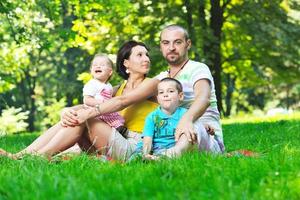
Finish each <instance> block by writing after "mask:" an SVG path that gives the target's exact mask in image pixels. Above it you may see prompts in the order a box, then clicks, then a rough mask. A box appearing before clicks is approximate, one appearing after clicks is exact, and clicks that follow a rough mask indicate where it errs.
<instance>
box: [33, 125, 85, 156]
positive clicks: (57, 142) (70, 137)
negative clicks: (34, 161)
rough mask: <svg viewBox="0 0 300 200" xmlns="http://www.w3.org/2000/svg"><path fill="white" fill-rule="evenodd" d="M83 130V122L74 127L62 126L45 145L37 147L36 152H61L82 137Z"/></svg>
mask: <svg viewBox="0 0 300 200" xmlns="http://www.w3.org/2000/svg"><path fill="white" fill-rule="evenodd" d="M84 131H85V124H82V125H80V126H75V127H64V128H62V129H60V130H59V131H58V132H57V133H56V134H55V135H54V136H53V137H52V138H51V139H50V141H49V142H48V143H47V144H46V145H45V146H43V147H42V148H40V149H38V150H37V151H36V153H37V154H42V155H43V154H46V155H48V156H52V155H54V154H57V153H59V152H62V151H64V150H66V149H68V148H70V147H72V146H73V145H74V144H76V143H77V142H78V141H79V140H80V138H81V137H82V135H83V133H84Z"/></svg>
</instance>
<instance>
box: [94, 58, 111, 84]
mask: <svg viewBox="0 0 300 200" xmlns="http://www.w3.org/2000/svg"><path fill="white" fill-rule="evenodd" d="M112 73H113V71H112V67H111V66H110V63H109V61H108V60H107V59H106V58H105V57H96V58H94V60H93V61H92V65H91V74H92V76H93V78H95V79H97V80H99V81H101V82H106V81H107V80H108V79H109V77H110V76H111V75H112Z"/></svg>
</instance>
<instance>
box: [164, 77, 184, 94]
mask: <svg viewBox="0 0 300 200" xmlns="http://www.w3.org/2000/svg"><path fill="white" fill-rule="evenodd" d="M162 82H174V83H175V84H176V89H177V91H178V93H181V92H182V84H181V83H180V82H179V81H178V80H176V79H175V78H170V77H167V78H163V79H161V80H160V83H162Z"/></svg>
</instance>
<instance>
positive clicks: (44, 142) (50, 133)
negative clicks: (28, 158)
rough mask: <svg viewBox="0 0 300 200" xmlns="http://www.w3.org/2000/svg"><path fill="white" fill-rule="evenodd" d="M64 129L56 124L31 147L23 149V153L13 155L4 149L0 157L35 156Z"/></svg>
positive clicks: (0, 151) (1, 150) (0, 152)
mask: <svg viewBox="0 0 300 200" xmlns="http://www.w3.org/2000/svg"><path fill="white" fill-rule="evenodd" d="M63 128H64V127H62V126H61V125H60V123H57V124H55V125H54V126H52V127H51V128H49V129H48V130H47V131H46V132H44V133H43V134H41V135H40V136H39V137H38V138H36V139H35V140H34V141H33V142H32V143H31V144H30V145H28V146H27V147H26V148H24V149H22V150H21V151H19V152H17V153H15V154H13V153H10V152H7V151H5V150H3V149H0V155H3V156H8V157H10V158H14V159H17V158H19V157H21V156H22V155H24V154H33V153H36V152H37V151H39V150H40V149H41V148H43V147H44V146H46V145H47V144H48V143H49V141H50V140H51V139H52V138H53V137H54V136H55V135H56V134H57V133H58V132H59V131H60V130H62V129H63Z"/></svg>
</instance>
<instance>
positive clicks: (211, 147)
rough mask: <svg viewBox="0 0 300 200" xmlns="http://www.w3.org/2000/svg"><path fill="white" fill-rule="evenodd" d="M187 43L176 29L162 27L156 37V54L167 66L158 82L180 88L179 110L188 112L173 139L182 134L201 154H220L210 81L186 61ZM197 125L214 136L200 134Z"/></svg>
mask: <svg viewBox="0 0 300 200" xmlns="http://www.w3.org/2000/svg"><path fill="white" fill-rule="evenodd" d="M190 47H191V40H190V39H189V35H188V33H187V31H186V30H185V29H184V28H183V27H181V26H178V25H169V26H167V27H165V28H164V29H163V30H162V32H161V34H160V50H161V52H162V55H163V57H164V58H165V59H166V61H167V62H168V65H169V70H168V71H166V72H162V73H161V74H159V75H158V76H157V78H158V79H162V78H164V77H171V78H175V79H177V80H179V81H180V82H181V83H182V85H183V92H184V101H183V104H182V105H181V106H183V107H186V108H188V111H187V112H186V114H184V115H183V117H182V119H181V120H180V122H179V124H178V126H177V128H176V134H175V139H176V140H178V138H179V137H180V136H181V135H182V134H185V135H186V136H187V138H188V139H189V141H191V142H195V141H196V139H197V138H198V142H199V143H200V144H199V148H200V149H201V150H206V151H211V152H217V153H222V152H224V150H225V147H224V143H223V134H222V128H221V123H220V114H219V111H218V109H217V100H216V95H215V87H214V81H213V77H212V75H211V72H210V70H209V68H208V67H207V66H206V65H205V64H203V63H199V62H196V61H192V60H189V57H188V50H189V49H190ZM199 123H202V124H208V125H210V126H211V127H213V128H214V129H215V135H214V136H211V135H209V134H203V131H202V132H201V131H199V130H198V128H197V127H198V125H199Z"/></svg>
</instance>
